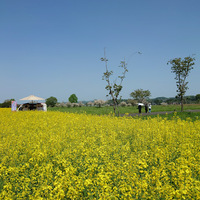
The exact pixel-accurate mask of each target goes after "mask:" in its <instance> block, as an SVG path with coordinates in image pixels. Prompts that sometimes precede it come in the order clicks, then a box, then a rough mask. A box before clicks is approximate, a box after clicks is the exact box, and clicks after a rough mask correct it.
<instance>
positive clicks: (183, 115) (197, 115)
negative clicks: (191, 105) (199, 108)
mask: <svg viewBox="0 0 200 200" xmlns="http://www.w3.org/2000/svg"><path fill="white" fill-rule="evenodd" d="M157 116H160V117H162V118H166V119H167V120H172V119H174V117H178V118H180V119H182V120H189V119H190V120H192V121H195V120H199V119H200V112H175V113H170V114H164V115H163V114H162V115H149V116H141V118H142V119H149V118H154V117H157Z"/></svg>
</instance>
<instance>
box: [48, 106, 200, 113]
mask: <svg viewBox="0 0 200 200" xmlns="http://www.w3.org/2000/svg"><path fill="white" fill-rule="evenodd" d="M180 109H181V108H180V105H168V106H162V105H155V106H152V112H161V111H174V110H176V111H180ZM48 110H49V111H60V112H70V113H87V114H97V115H108V114H110V113H111V112H113V107H112V106H109V107H102V108H98V107H75V108H66V107H61V108H60V107H53V108H48ZM184 110H200V104H187V105H184ZM119 112H120V114H125V113H138V109H137V106H131V107H119ZM144 112H145V110H144V108H142V113H144Z"/></svg>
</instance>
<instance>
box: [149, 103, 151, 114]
mask: <svg viewBox="0 0 200 200" xmlns="http://www.w3.org/2000/svg"><path fill="white" fill-rule="evenodd" d="M150 112H151V104H149V113H150Z"/></svg>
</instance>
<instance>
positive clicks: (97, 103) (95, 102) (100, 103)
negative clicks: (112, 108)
mask: <svg viewBox="0 0 200 200" xmlns="http://www.w3.org/2000/svg"><path fill="white" fill-rule="evenodd" d="M105 103H106V101H104V100H95V101H94V105H96V106H98V107H99V108H101V107H102V106H103V105H104V104H105Z"/></svg>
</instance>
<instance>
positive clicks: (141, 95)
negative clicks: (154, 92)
mask: <svg viewBox="0 0 200 200" xmlns="http://www.w3.org/2000/svg"><path fill="white" fill-rule="evenodd" d="M130 96H131V97H133V98H134V99H136V100H138V101H139V102H143V101H144V100H145V99H147V98H148V97H150V96H151V92H150V91H149V90H143V89H137V90H134V92H131V94H130Z"/></svg>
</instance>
